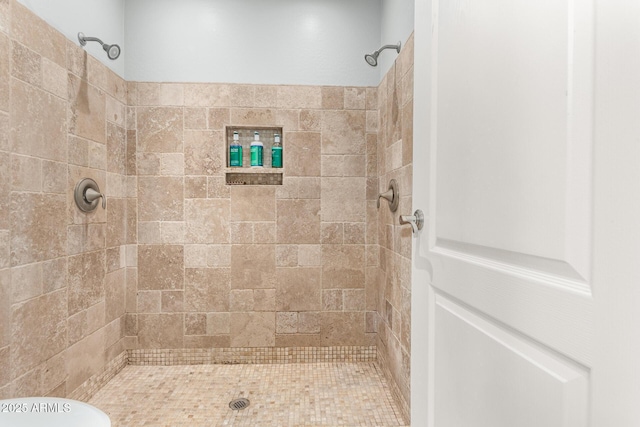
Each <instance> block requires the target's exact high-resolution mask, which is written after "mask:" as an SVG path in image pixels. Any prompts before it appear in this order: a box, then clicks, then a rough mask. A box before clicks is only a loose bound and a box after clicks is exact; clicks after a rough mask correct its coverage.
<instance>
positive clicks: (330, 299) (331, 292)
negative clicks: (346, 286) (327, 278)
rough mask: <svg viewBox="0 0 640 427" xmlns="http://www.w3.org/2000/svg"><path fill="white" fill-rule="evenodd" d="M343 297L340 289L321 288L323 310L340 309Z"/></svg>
mask: <svg viewBox="0 0 640 427" xmlns="http://www.w3.org/2000/svg"><path fill="white" fill-rule="evenodd" d="M342 308H343V297H342V289H323V290H322V310H323V311H342Z"/></svg>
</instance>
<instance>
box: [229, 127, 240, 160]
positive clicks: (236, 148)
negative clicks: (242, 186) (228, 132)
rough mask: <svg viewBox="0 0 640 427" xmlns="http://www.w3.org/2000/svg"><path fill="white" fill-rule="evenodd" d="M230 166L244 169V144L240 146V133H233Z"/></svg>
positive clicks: (230, 146)
mask: <svg viewBox="0 0 640 427" xmlns="http://www.w3.org/2000/svg"><path fill="white" fill-rule="evenodd" d="M229 166H231V167H232V168H241V167H242V144H240V136H239V135H238V132H233V142H232V143H231V145H229Z"/></svg>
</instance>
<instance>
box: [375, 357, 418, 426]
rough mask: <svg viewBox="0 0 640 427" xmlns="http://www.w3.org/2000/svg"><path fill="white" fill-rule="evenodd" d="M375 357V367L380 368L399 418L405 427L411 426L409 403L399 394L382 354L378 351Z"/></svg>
mask: <svg viewBox="0 0 640 427" xmlns="http://www.w3.org/2000/svg"><path fill="white" fill-rule="evenodd" d="M377 357H378V359H377V360H376V365H377V366H378V367H379V368H380V371H382V376H383V377H384V379H385V380H386V382H387V385H388V386H389V390H390V391H391V397H393V400H394V402H395V403H396V406H397V407H398V408H400V418H402V420H403V421H404V423H405V424H406V425H411V422H410V420H411V407H410V406H409V402H407V401H406V400H405V399H404V396H403V395H402V393H401V392H400V388H399V387H398V384H396V381H395V380H394V379H393V376H392V375H391V371H390V370H389V363H388V362H387V359H386V358H385V355H384V352H382V351H380V350H378V356H377Z"/></svg>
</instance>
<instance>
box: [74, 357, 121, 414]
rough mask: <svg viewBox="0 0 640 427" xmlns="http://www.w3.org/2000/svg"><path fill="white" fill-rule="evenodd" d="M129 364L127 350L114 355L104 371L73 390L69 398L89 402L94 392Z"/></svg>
mask: <svg viewBox="0 0 640 427" xmlns="http://www.w3.org/2000/svg"><path fill="white" fill-rule="evenodd" d="M127 364H128V354H127V351H126V350H123V351H122V353H120V354H119V355H117V356H116V357H114V358H113V359H112V360H111V361H110V362H109V363H107V364H106V365H105V366H104V368H103V370H102V372H100V373H98V374H95V375H93V376H91V377H90V378H89V379H88V380H86V381H85V382H83V383H82V384H81V385H80V386H79V387H78V388H76V389H75V390H73V391H72V392H71V393H69V396H67V397H68V398H69V399H74V400H80V401H82V402H87V401H89V399H91V398H92V397H93V395H94V394H96V392H97V391H98V390H100V389H101V388H102V387H104V386H105V385H106V384H107V383H108V382H109V381H111V380H112V379H113V377H115V376H116V375H118V373H119V372H120V371H121V370H122V369H123V368H124V367H125V366H127Z"/></svg>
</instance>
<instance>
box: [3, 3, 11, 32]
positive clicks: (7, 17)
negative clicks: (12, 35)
mask: <svg viewBox="0 0 640 427" xmlns="http://www.w3.org/2000/svg"><path fill="white" fill-rule="evenodd" d="M0 31H1V32H3V33H6V34H9V32H10V31H11V0H0Z"/></svg>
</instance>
